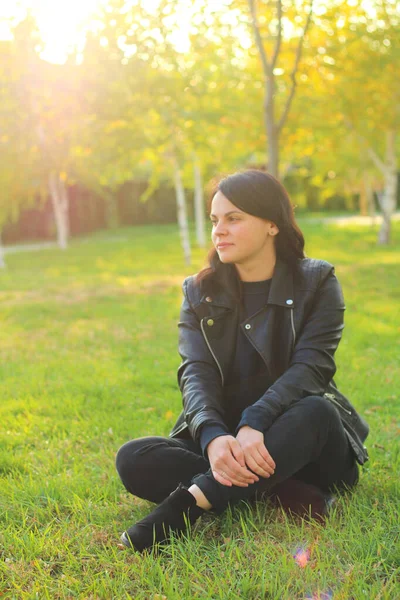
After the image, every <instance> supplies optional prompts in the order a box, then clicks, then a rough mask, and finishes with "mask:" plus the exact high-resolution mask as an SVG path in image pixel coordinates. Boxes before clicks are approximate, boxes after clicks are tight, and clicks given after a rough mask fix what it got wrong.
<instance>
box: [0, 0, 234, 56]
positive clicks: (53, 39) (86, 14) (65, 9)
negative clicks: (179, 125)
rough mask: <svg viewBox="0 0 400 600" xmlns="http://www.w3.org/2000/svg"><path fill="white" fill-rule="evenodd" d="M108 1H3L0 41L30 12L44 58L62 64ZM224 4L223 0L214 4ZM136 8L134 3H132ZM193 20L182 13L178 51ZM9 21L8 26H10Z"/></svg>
mask: <svg viewBox="0 0 400 600" xmlns="http://www.w3.org/2000/svg"><path fill="white" fill-rule="evenodd" d="M105 3H106V0H6V1H5V2H2V1H1V0H0V39H2V38H3V39H4V38H7V37H9V35H10V34H9V20H10V19H16V20H18V21H19V20H21V19H22V18H24V16H25V15H26V13H27V11H28V10H31V12H32V14H33V15H34V16H35V18H36V21H37V23H38V27H39V31H40V36H41V38H42V40H43V42H44V44H45V49H44V51H43V52H42V53H41V57H42V58H44V59H45V60H48V61H50V62H53V63H63V62H65V60H66V57H67V52H68V49H70V48H71V47H73V46H77V47H78V49H80V48H82V47H83V45H84V42H85V29H87V28H93V26H95V20H94V14H95V11H96V9H97V8H99V7H100V6H101V5H102V4H105ZM214 3H217V4H218V3H219V4H220V5H221V4H223V0H214ZM132 4H134V1H133V2H132ZM158 4H159V0H146V4H145V5H146V9H147V10H150V11H151V9H152V7H153V6H154V7H156V6H157V5H158ZM189 19H190V4H189V5H188V10H182V14H181V17H180V20H181V21H182V22H181V23H180V31H181V32H182V33H180V34H178V35H177V36H176V39H175V40H173V41H174V43H175V46H176V47H177V49H178V50H181V51H184V50H185V49H187V46H188V38H187V34H185V31H187V29H188V27H187V25H188V20H189ZM7 21H8V22H7Z"/></svg>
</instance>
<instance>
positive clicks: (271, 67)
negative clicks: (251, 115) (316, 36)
mask: <svg viewBox="0 0 400 600" xmlns="http://www.w3.org/2000/svg"><path fill="white" fill-rule="evenodd" d="M248 4H249V9H250V14H251V25H252V29H253V32H254V38H255V43H256V46H257V49H258V52H259V56H260V59H261V64H262V72H263V79H264V87H265V92H264V94H265V95H264V119H265V129H266V136H267V156H268V170H269V172H270V173H271V174H272V175H275V176H276V177H278V174H279V140H280V135H281V132H282V129H283V127H284V126H285V124H286V121H287V118H288V115H289V111H290V108H291V105H292V102H293V98H294V95H295V92H296V87H297V74H298V70H299V65H300V59H301V54H302V49H303V44H304V39H305V36H306V34H307V30H308V28H309V26H310V23H311V16H312V7H313V0H310V2H309V3H308V5H307V8H305V7H304V6H302V8H303V11H304V14H303V16H298V17H297V18H296V19H294V18H293V16H292V14H291V13H293V8H292V7H293V3H289V4H287V5H284V3H283V2H282V0H277V2H276V6H277V8H276V16H274V17H273V16H272V15H271V11H269V14H268V17H266V16H264V18H263V19H262V22H263V23H266V24H267V27H266V30H267V31H266V37H267V40H268V42H269V41H270V40H271V39H272V40H274V43H273V50H272V52H270V51H269V50H267V44H266V43H265V41H264V32H263V29H264V28H263V27H262V24H261V19H260V18H259V17H258V15H257V0H248ZM285 13H287V16H286V15H285ZM285 19H286V22H288V21H289V22H290V23H291V24H292V25H294V23H296V27H295V28H293V29H295V34H294V35H292V37H291V40H290V42H291V45H293V42H294V41H296V42H297V45H296V48H295V51H294V58H293V66H292V69H291V73H290V82H289V83H288V84H286V85H287V90H285V92H286V100H285V102H284V105H283V108H282V111H281V115H280V117H279V118H278V117H277V115H276V112H277V111H276V104H277V102H276V100H277V99H276V96H277V92H278V91H279V88H278V86H277V81H276V74H277V70H278V60H279V58H280V54H281V49H282V43H283V41H284V30H283V28H284V21H285ZM299 20H300V21H304V25H303V26H302V29H301V31H300V32H299V25H298V21H299ZM293 33H294V32H293ZM296 38H297V39H296ZM280 87H282V86H280ZM285 87H286V86H285Z"/></svg>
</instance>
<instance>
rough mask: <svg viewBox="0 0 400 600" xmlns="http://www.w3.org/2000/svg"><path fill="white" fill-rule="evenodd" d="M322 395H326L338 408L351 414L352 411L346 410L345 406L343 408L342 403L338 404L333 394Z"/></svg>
mask: <svg viewBox="0 0 400 600" xmlns="http://www.w3.org/2000/svg"><path fill="white" fill-rule="evenodd" d="M324 396H326V397H327V398H329V400H330V401H331V402H333V403H334V404H337V406H338V407H339V408H341V409H342V410H344V412H346V413H347V414H348V415H351V414H352V413H351V410H347V408H345V407H344V406H342V405H341V404H340V402H338V401H337V400H336V398H335V396H334V395H333V394H324Z"/></svg>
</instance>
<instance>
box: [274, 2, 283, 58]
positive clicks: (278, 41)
mask: <svg viewBox="0 0 400 600" xmlns="http://www.w3.org/2000/svg"><path fill="white" fill-rule="evenodd" d="M277 1H278V36H277V38H276V42H275V48H274V54H273V57H272V62H271V69H272V70H273V69H274V68H275V65H276V61H277V60H278V56H279V51H280V49H281V42H282V0H277Z"/></svg>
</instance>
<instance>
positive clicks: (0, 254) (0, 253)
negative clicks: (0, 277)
mask: <svg viewBox="0 0 400 600" xmlns="http://www.w3.org/2000/svg"><path fill="white" fill-rule="evenodd" d="M5 266H6V262H5V260H4V248H3V243H2V240H1V235H0V269H5Z"/></svg>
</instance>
